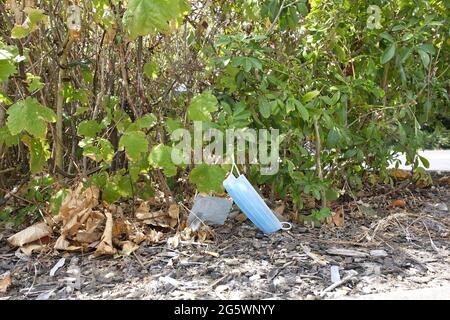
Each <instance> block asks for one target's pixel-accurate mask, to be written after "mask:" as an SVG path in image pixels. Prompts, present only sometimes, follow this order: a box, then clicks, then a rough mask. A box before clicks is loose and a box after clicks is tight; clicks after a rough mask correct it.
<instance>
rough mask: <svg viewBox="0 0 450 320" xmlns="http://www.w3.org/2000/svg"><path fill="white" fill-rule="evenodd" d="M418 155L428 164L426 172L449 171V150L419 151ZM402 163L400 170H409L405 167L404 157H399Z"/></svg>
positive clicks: (409, 167)
mask: <svg viewBox="0 0 450 320" xmlns="http://www.w3.org/2000/svg"><path fill="white" fill-rule="evenodd" d="M419 155H421V156H422V157H425V158H426V159H427V160H428V161H429V162H430V168H429V169H428V171H450V150H424V151H420V152H419ZM399 159H400V160H401V161H402V164H403V165H402V166H400V168H401V169H411V166H405V165H404V163H405V161H406V158H405V156H404V155H399Z"/></svg>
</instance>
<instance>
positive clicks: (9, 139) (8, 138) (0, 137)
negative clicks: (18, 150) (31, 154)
mask: <svg viewBox="0 0 450 320" xmlns="http://www.w3.org/2000/svg"><path fill="white" fill-rule="evenodd" d="M19 141H20V137H19V136H18V135H12V134H11V133H10V132H9V130H8V128H7V127H2V128H0V145H2V144H5V145H6V146H7V147H12V146H15V145H18V144H19Z"/></svg>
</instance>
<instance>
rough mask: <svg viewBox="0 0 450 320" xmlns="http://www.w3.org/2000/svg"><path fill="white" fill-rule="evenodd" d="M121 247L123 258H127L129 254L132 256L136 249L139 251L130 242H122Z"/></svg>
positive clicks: (136, 246)
mask: <svg viewBox="0 0 450 320" xmlns="http://www.w3.org/2000/svg"><path fill="white" fill-rule="evenodd" d="M121 245H122V250H121V253H122V254H123V255H125V256H129V255H130V254H132V253H133V252H134V251H136V250H137V249H139V246H138V245H137V244H136V243H134V242H131V241H123V242H122V243H121Z"/></svg>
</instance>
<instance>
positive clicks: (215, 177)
mask: <svg viewBox="0 0 450 320" xmlns="http://www.w3.org/2000/svg"><path fill="white" fill-rule="evenodd" d="M226 173H227V172H226V171H225V170H224V169H222V167H221V166H218V165H212V166H210V165H207V164H205V163H203V164H200V165H197V166H196V167H195V168H194V169H193V170H192V172H191V174H190V175H189V180H190V181H191V182H192V183H194V184H195V185H196V186H197V189H198V191H199V192H206V193H208V192H211V191H212V192H223V186H222V183H223V181H224V180H225V175H226Z"/></svg>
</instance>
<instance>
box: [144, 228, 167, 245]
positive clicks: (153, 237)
mask: <svg viewBox="0 0 450 320" xmlns="http://www.w3.org/2000/svg"><path fill="white" fill-rule="evenodd" d="M163 237H164V234H163V233H162V232H159V231H156V230H153V229H150V233H149V234H148V235H147V241H148V242H149V243H158V242H160V241H161V239H162V238H163Z"/></svg>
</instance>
